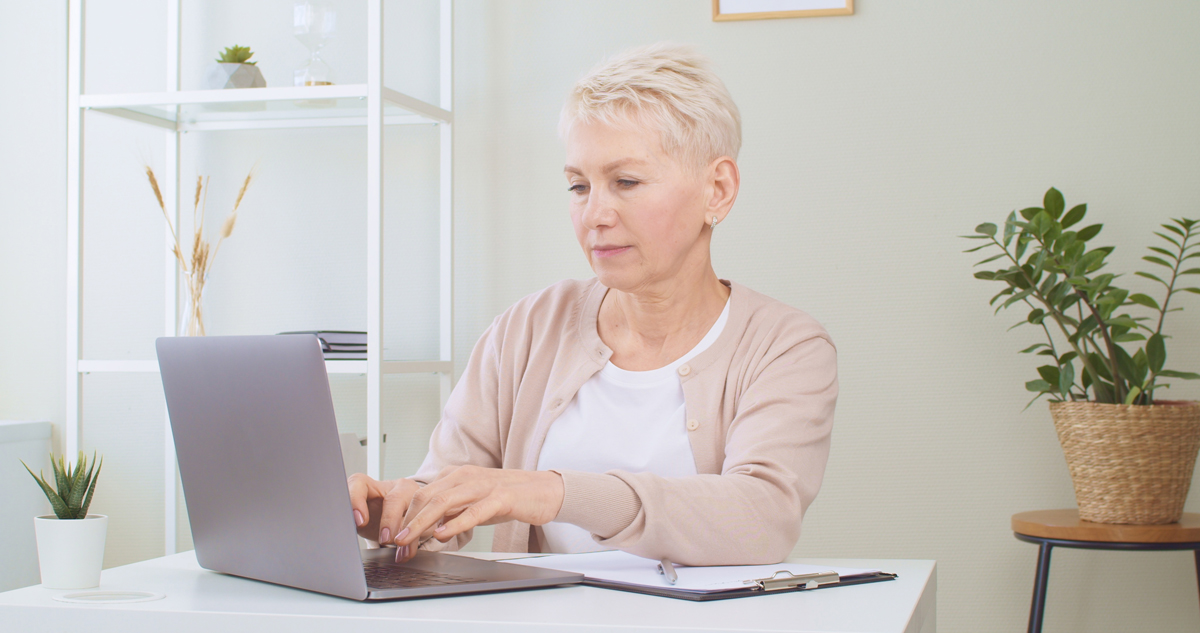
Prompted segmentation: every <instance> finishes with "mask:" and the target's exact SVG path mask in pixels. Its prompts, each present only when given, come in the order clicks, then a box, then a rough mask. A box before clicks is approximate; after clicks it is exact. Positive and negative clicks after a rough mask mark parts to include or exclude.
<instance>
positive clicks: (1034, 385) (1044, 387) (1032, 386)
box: [1025, 380, 1050, 392]
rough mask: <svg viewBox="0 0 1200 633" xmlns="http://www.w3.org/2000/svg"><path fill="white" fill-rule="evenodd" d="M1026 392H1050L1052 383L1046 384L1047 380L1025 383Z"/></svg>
mask: <svg viewBox="0 0 1200 633" xmlns="http://www.w3.org/2000/svg"><path fill="white" fill-rule="evenodd" d="M1025 390H1026V391H1042V392H1045V391H1049V390H1050V383H1048V382H1046V381H1045V380H1030V381H1029V382H1027V383H1025Z"/></svg>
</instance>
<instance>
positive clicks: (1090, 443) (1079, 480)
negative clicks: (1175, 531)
mask: <svg viewBox="0 0 1200 633" xmlns="http://www.w3.org/2000/svg"><path fill="white" fill-rule="evenodd" d="M1050 415H1051V416H1052V417H1053V418H1054V427H1055V429H1056V430H1057V431H1058V440H1059V442H1061V443H1062V447H1063V454H1064V455H1065V456H1066V458H1067V467H1068V468H1070V470H1071V480H1072V481H1073V482H1074V484H1075V499H1076V501H1077V502H1078V503H1079V517H1080V518H1081V519H1083V520H1085V521H1093V522H1096V523H1133V524H1161V523H1174V522H1176V521H1178V520H1179V518H1180V516H1181V515H1182V514H1183V503H1184V500H1185V499H1186V498H1187V494H1188V488H1189V487H1190V486H1191V483H1192V471H1193V470H1194V469H1195V466H1196V454H1197V451H1198V450H1200V402H1159V403H1156V404H1154V405H1152V406H1137V405H1134V406H1126V405H1117V404H1100V403H1095V402H1052V403H1050Z"/></svg>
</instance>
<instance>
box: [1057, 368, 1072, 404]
mask: <svg viewBox="0 0 1200 633" xmlns="http://www.w3.org/2000/svg"><path fill="white" fill-rule="evenodd" d="M1074 384H1075V366H1074V365H1072V364H1071V363H1066V364H1064V365H1063V366H1062V370H1061V371H1060V372H1059V373H1058V392H1059V393H1060V394H1062V397H1063V399H1064V400H1066V399H1067V398H1069V397H1071V386H1072V385H1074Z"/></svg>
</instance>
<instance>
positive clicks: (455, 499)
mask: <svg viewBox="0 0 1200 633" xmlns="http://www.w3.org/2000/svg"><path fill="white" fill-rule="evenodd" d="M438 484H441V485H438ZM492 488H493V487H492V486H489V485H487V483H486V482H482V481H478V480H476V481H467V482H464V483H461V484H458V483H457V482H452V481H449V480H448V479H443V480H441V481H439V482H435V483H433V484H430V485H428V486H425V487H424V488H422V489H421V490H420V491H418V492H417V493H416V494H415V495H414V496H413V497H412V502H411V503H409V506H408V512H407V513H406V514H405V516H404V526H405V527H404V529H403V530H401V534H403V536H397V537H396V544H397V545H402V546H403V545H410V544H414V543H416V542H417V539H419V538H420V537H421V536H422V535H427V534H434V535H435V536H436V535H437V533H436V532H434V530H436V529H437V527H438V525H439V524H440V523H441V521H442V519H443V518H444V517H445V516H446V515H448V514H454V513H456V512H459V511H460V510H461V509H462V508H466V509H465V510H461V511H462V512H469V511H470V510H471V507H473V505H474V504H475V503H477V502H479V501H480V500H482V499H484V498H485V497H487V496H488V494H489V493H490V492H491V490H492Z"/></svg>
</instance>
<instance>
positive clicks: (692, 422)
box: [687, 418, 700, 431]
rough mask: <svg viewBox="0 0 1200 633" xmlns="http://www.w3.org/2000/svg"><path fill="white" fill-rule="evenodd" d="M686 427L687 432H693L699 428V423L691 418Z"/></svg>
mask: <svg viewBox="0 0 1200 633" xmlns="http://www.w3.org/2000/svg"><path fill="white" fill-rule="evenodd" d="M687 427H688V430H689V431H695V430H696V429H698V428H700V423H699V422H697V421H696V420H695V419H694V418H693V419H691V420H688V423H687Z"/></svg>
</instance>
